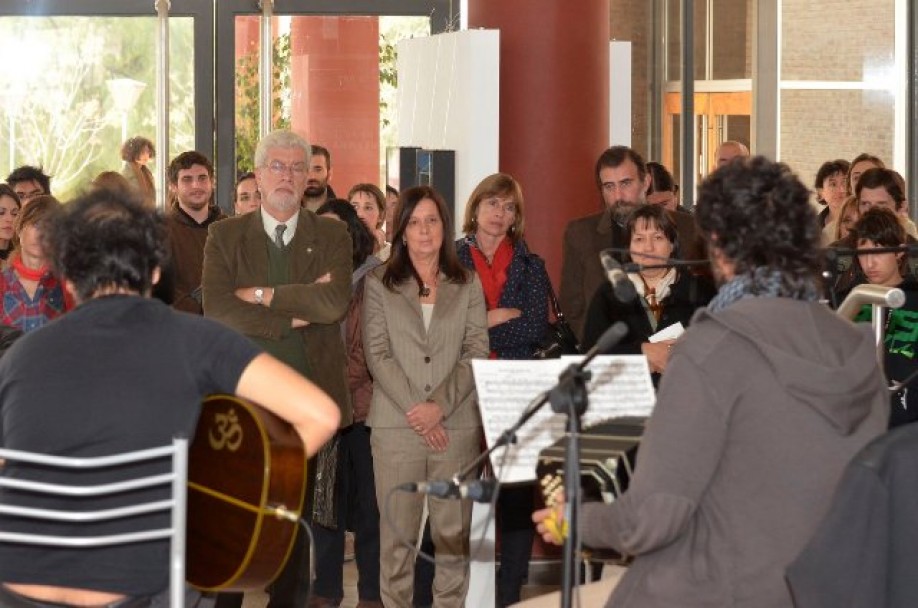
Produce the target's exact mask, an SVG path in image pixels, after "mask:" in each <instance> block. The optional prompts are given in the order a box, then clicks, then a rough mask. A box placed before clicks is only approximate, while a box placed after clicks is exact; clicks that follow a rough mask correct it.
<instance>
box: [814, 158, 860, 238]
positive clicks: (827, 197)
mask: <svg viewBox="0 0 918 608" xmlns="http://www.w3.org/2000/svg"><path fill="white" fill-rule="evenodd" d="M850 168H851V166H850V165H849V164H848V161H846V160H844V159H842V158H839V159H836V160H828V161H826V162H824V163H822V165H821V166H820V167H819V170H818V171H817V172H816V181H815V183H814V184H813V185H814V187H815V188H816V201H817V202H818V203H819V204H820V205H825V207H824V208H823V209H822V210H820V211H819V215H818V217H819V222H820V225H821V226H822V227H826V226H828V225H829V224H831V223H833V222H836V221H837V220H838V218H839V217H840V216H841V214H840V212H841V206H842V204H843V203H844V202H845V199H846V198H847V197H848V192H847V179H848V169H850Z"/></svg>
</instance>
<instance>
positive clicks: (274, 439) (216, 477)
mask: <svg viewBox="0 0 918 608" xmlns="http://www.w3.org/2000/svg"><path fill="white" fill-rule="evenodd" d="M305 489H306V453H305V452H304V450H303V443H302V441H301V439H300V437H299V435H297V433H296V432H295V431H294V430H293V427H291V426H290V425H289V424H287V423H286V422H284V421H283V420H281V419H280V418H278V417H276V416H274V415H273V414H271V413H270V412H268V411H266V410H264V409H262V408H260V407H258V406H257V405H255V404H253V403H250V402H247V401H245V400H243V399H239V398H237V397H232V396H229V395H213V396H210V397H208V398H207V399H205V400H204V402H203V404H202V407H201V417H200V420H199V421H198V426H197V430H196V432H195V436H194V440H193V441H192V443H191V446H190V448H189V458H188V526H187V548H186V560H185V561H186V564H187V566H186V575H187V580H188V582H189V583H190V584H191V585H193V586H195V587H197V588H198V589H201V590H204V591H244V590H246V589H261V588H264V587H265V586H266V585H267V584H268V583H270V582H271V581H273V580H274V579H275V578H277V576H278V574H280V571H281V568H283V566H284V563H285V562H286V561H287V557H288V556H289V555H290V551H291V550H292V548H293V542H294V540H295V539H296V534H297V532H298V527H299V524H298V520H299V518H300V515H301V512H302V510H303V497H304V495H305Z"/></svg>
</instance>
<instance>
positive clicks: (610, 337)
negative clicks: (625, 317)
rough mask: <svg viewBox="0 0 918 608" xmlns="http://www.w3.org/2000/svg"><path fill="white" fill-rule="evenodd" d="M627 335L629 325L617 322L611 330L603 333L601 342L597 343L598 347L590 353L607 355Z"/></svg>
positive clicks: (600, 337)
mask: <svg viewBox="0 0 918 608" xmlns="http://www.w3.org/2000/svg"><path fill="white" fill-rule="evenodd" d="M627 335H628V325H626V324H625V322H624V321H616V322H615V323H613V324H612V325H611V326H609V329H607V330H606V331H604V332H602V335H601V336H599V340H597V341H596V345H595V346H594V347H593V348H592V349H591V350H590V352H595V353H596V354H597V355H601V354H603V353H607V352H609V351H610V350H612V347H613V346H615V345H616V344H618V343H619V342H621V341H622V339H624V337H625V336H627Z"/></svg>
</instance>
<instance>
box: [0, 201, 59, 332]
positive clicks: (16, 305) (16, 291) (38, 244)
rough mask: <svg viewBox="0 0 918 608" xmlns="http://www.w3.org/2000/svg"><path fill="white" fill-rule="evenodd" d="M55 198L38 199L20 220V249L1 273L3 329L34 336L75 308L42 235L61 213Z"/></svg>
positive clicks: (17, 243)
mask: <svg viewBox="0 0 918 608" xmlns="http://www.w3.org/2000/svg"><path fill="white" fill-rule="evenodd" d="M60 207H61V205H60V203H59V202H58V201H57V199H55V198H54V197H53V196H45V195H43V196H37V197H35V198H33V199H32V200H31V202H30V203H29V204H28V205H26V206H25V207H24V208H23V209H22V211H21V212H20V213H19V217H18V218H17V220H16V247H15V249H14V250H13V252H12V253H11V254H10V257H9V263H8V266H7V267H6V268H5V269H4V270H3V272H0V294H2V298H0V302H2V308H0V325H7V326H10V327H15V328H16V329H19V330H21V331H23V332H30V331H32V330H35V329H38V328H39V327H42V326H43V325H46V324H47V323H48V322H49V321H51V320H52V319H54V318H56V317H59V316H60V315H62V314H64V312H65V311H67V310H68V309H69V308H70V307H71V304H72V302H71V300H70V297H69V295H68V294H67V292H66V290H65V288H64V283H63V282H62V281H61V279H60V277H59V276H58V275H57V274H55V272H54V271H53V269H52V268H51V265H50V264H49V263H48V256H47V253H46V251H45V246H44V243H43V240H42V234H43V233H44V232H45V230H46V229H47V226H48V223H49V222H50V221H52V220H53V218H54V216H55V214H57V213H58V212H59V211H60Z"/></svg>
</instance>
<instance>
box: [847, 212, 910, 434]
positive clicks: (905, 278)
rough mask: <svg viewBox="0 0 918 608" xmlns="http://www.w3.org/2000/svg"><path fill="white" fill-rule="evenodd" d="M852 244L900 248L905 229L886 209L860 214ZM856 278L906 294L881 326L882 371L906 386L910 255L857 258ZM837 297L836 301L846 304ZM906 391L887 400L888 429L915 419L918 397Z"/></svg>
mask: <svg viewBox="0 0 918 608" xmlns="http://www.w3.org/2000/svg"><path fill="white" fill-rule="evenodd" d="M851 232H852V240H853V241H854V242H855V243H856V244H857V248H858V249H859V250H864V249H874V248H877V247H899V246H901V245H905V244H906V243H907V237H906V234H905V229H904V228H903V227H902V223H901V222H900V221H899V219H898V218H897V217H896V215H895V214H894V213H893V212H891V211H890V210H889V209H885V208H882V207H880V208H874V209H870V210H868V211H866V212H864V214H863V215H861V218H860V219H859V220H858V221H857V223H856V224H855V225H854V227H853V228H852V229H851ZM854 263H855V264H856V265H857V267H858V270H859V272H858V275H862V276H864V277H865V278H866V280H867V282H868V283H870V284H872V285H883V286H885V287H898V288H899V289H901V290H902V291H903V292H905V304H904V305H903V306H902V307H901V308H896V309H892V310H887V311H886V319H884V320H883V322H882V327H883V339H884V351H885V358H884V371H885V372H886V377H887V378H888V379H889V381H890V382H891V383H895V382H900V381H904V380H906V379H908V378H910V377H911V375H912V373H914V372H915V371H916V370H918V361H916V356H918V352H916V351H918V281H916V280H915V277H914V276H912V274H911V273H910V272H909V267H908V255H907V253H906V252H904V251H900V252H897V253H892V252H887V253H861V254H859V255H857V256H856V257H855V260H854ZM845 295H847V294H841V295H840V296H839V298H838V300H839V301H843V300H844V296H845ZM871 314H872V307H870V306H865V307H864V310H863V311H862V312H861V314H860V315H859V316H858V317H857V318H856V319H855V320H856V321H867V322H869V321H870V320H871ZM914 392H915V391H913V390H909V388H908V387H907V386H905V387H902V388H900V390H898V391H895V392H893V393H891V395H890V407H891V409H890V416H889V426H890V428H892V427H895V426H899V425H901V424H905V423H908V422H915V421H916V420H918V396H915V395H914V394H913V393H914Z"/></svg>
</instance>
